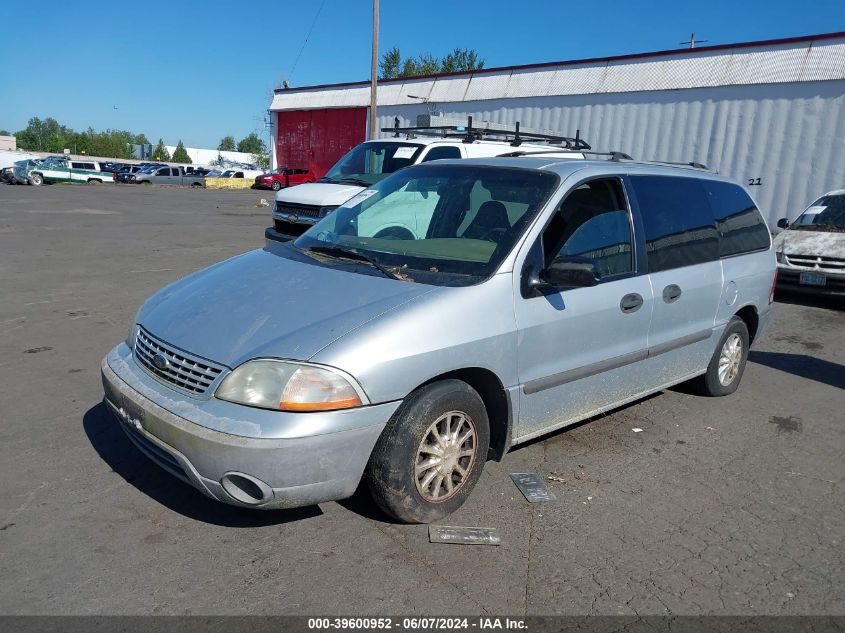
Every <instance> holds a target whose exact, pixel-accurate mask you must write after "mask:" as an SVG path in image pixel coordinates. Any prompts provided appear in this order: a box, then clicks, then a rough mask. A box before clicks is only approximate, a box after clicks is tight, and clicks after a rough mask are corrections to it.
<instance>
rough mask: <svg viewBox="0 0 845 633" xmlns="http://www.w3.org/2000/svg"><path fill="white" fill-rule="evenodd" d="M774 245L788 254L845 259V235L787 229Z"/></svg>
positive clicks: (775, 240) (780, 234)
mask: <svg viewBox="0 0 845 633" xmlns="http://www.w3.org/2000/svg"><path fill="white" fill-rule="evenodd" d="M773 243H774V246H775V250H776V251H782V252H784V253H787V254H793V255H815V256H817V257H818V256H824V257H841V258H845V233H836V232H833V231H806V230H803V231H796V230H794V229H787V230H786V231H781V232H780V233H778V234H777V236H776V237H775V238H774V240H773Z"/></svg>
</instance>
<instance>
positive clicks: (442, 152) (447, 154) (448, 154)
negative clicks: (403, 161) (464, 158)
mask: <svg viewBox="0 0 845 633" xmlns="http://www.w3.org/2000/svg"><path fill="white" fill-rule="evenodd" d="M460 157H461V150H460V149H458V148H457V147H454V146H453V145H444V146H442V147H435V148H433V149H432V150H431V151H430V152H429V153H428V154H426V155H425V157H424V158H423V159H422V161H421V162H423V163H426V162H428V161H430V160H440V159H443V158H460Z"/></svg>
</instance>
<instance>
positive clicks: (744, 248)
mask: <svg viewBox="0 0 845 633" xmlns="http://www.w3.org/2000/svg"><path fill="white" fill-rule="evenodd" d="M702 185H703V186H704V189H705V191H707V196H708V198H709V199H710V206H711V207H712V208H713V215H714V216H716V226H717V227H718V229H719V238H720V239H719V255H720V256H721V257H730V256H732V255H739V254H741V253H750V252H752V251H762V250H766V249H767V248H769V245H770V243H771V238H770V237H769V229H768V228H766V223H765V222H764V221H763V216H762V215H760V211H758V210H757V207H756V206H754V202H753V201H752V200H751V197H750V196H749V195H748V194H747V193H745V191H743V189H742V187H740V186H739V185H734V184H732V183H729V182H718V181H716V180H704V181H702Z"/></svg>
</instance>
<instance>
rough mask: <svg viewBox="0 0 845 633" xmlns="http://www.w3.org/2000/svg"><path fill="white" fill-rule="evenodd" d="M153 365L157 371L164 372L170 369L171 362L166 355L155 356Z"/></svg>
mask: <svg viewBox="0 0 845 633" xmlns="http://www.w3.org/2000/svg"><path fill="white" fill-rule="evenodd" d="M153 365H154V366H155V368H156V369H160V370H161V371H164V370H165V369H167V368H168V367H170V361H169V360H167V357H166V356H165V355H164V354H158V353H157V354H155V355H154V356H153Z"/></svg>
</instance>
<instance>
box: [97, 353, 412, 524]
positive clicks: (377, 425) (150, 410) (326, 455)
mask: <svg viewBox="0 0 845 633" xmlns="http://www.w3.org/2000/svg"><path fill="white" fill-rule="evenodd" d="M121 348H122V349H121ZM101 370H102V378H103V388H104V391H105V401H106V403H107V404H108V406H109V408H110V409H111V410H112V411H113V412H114V413H115V415H116V417H117V419H118V420H119V421H120V425H121V427H122V428H123V430H124V431H125V432H126V434H127V436H128V437H129V439H130V440H131V441H132V443H133V444H135V446H136V447H137V448H138V449H139V450H140V451H141V452H142V453H144V454H145V455H146V456H147V457H148V458H150V459H151V460H152V461H153V462H155V463H156V464H158V465H159V466H160V467H162V468H164V469H165V470H166V471H167V472H169V473H170V474H172V475H174V476H175V477H178V478H179V479H181V480H182V481H184V482H186V483H188V484H190V485H192V486H194V487H195V488H197V489H198V490H200V491H201V492H202V493H203V494H205V495H207V496H209V497H211V498H212V499H216V500H218V501H222V502H224V503H228V504H232V505H238V506H244V507H257V508H262V509H273V508H292V507H297V506H304V505H312V504H315V503H320V502H323V501H330V500H335V499H343V498H345V497H348V496H350V495H352V493H353V492H354V491H355V489H356V488H357V486H358V483H359V481H360V479H361V476H362V474H363V472H364V468H365V467H366V464H367V461H368V460H369V457H370V453H371V452H372V449H373V446H375V443H376V441H377V440H378V437H379V435H380V434H381V431H382V430H383V429H384V426H385V424H386V423H387V421H388V419H389V418H390V416H391V415H392V414H393V412H394V411H395V410H396V409H397V408H398V406H399V403H398V402H391V403H384V404H379V405H371V406H367V407H361V408H359V409H349V410H346V411H337V412H331V413H318V414H313V413H304V414H290V413H283V412H272V411H270V412H268V411H263V410H260V409H253V408H251V407H245V406H239V405H232V406H234V407H237V409H236V410H239V412H240V413H241V416H242V418H243V419H240V420H237V421H234V423H235V425H236V428H238V429H245V430H247V429H248V432H249V434H250V435H254V436H249V435H235V434H231V433H226V432H221V431H219V430H215V429H213V428H209V426H210V425H213V424H215V423H218V424H220V425H229V426H232V424H233V421H232V420H229V419H219V420H215V419H213V418H210V417H209V414H208V412H207V411H206V410H204V408H203V402H202V401H199V400H195V399H193V398H191V397H189V396H184V395H181V394H178V393H177V392H175V391H173V390H172V389H170V388H169V387H167V386H166V385H164V384H162V383H159V382H158V381H157V380H155V379H153V378H152V377H151V376H149V375H148V374H147V373H146V372H145V371H144V370H143V369H141V368H140V367H139V366H138V365H137V363H135V362H134V359H132V357H131V355H129V348H127V347H126V345H125V344H121V345H120V346H118V347H117V348H115V350H113V351H112V352H111V353H110V354H109V355H108V356H107V357H106V358H105V359H103V362H102V367H101ZM157 394H161V398H158V397H157ZM177 399H178V400H177ZM155 400H160V402H158V403H157V402H155ZM188 401H193V402H188ZM168 402H171V403H173V402H179V407H178V410H179V415H177V414H176V413H174V412H173V411H171V410H169V409H168V408H166V407H165V406H162V404H167V403H168ZM170 408H177V407H175V406H171V407H170ZM268 413H269V414H271V415H275V416H279V417H284V418H286V419H288V420H289V421H290V422H291V424H292V426H288V427H287V431H285V430H284V428H283V427H279V426H278V425H276V426H273V427H272V428H268V427H267V426H266V424H262V423H263V422H265V421H266V420H267V414H268ZM309 416H312V417H309ZM191 418H193V419H191ZM280 428H281V429H282V430H280ZM309 428H310V429H313V430H315V431H316V432H314V433H313V434H309V432H308V430H307V429H309ZM327 429H334V430H333V431H331V432H326V430H327ZM241 432H245V431H241ZM265 433H269V434H272V435H275V437H270V436H267V435H265ZM292 433H294V434H297V436H291V434H292ZM280 435H282V436H281V437H280ZM244 479H246V480H248V481H251V482H252V483H253V484H254V486H253V487H252V488H250V490H251V491H256V493H255V494H252V495H251V496H244V494H242V492H241V491H239V489H238V488H237V487H233V482H237V481H240V482H241V483H242V482H243V480H244Z"/></svg>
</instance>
